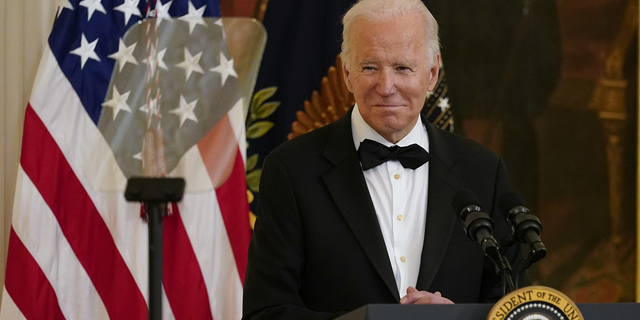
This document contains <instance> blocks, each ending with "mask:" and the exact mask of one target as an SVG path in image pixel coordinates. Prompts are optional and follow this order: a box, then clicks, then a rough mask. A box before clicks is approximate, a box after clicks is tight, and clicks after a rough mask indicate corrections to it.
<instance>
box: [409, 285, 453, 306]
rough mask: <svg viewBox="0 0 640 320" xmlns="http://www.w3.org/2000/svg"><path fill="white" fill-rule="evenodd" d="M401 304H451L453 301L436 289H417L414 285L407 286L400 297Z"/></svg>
mask: <svg viewBox="0 0 640 320" xmlns="http://www.w3.org/2000/svg"><path fill="white" fill-rule="evenodd" d="M400 303H401V304H453V301H451V300H449V299H447V298H445V297H443V296H442V294H441V293H440V292H438V291H436V293H431V292H427V291H418V289H416V288H414V287H409V288H407V295H406V296H404V297H403V298H402V299H400Z"/></svg>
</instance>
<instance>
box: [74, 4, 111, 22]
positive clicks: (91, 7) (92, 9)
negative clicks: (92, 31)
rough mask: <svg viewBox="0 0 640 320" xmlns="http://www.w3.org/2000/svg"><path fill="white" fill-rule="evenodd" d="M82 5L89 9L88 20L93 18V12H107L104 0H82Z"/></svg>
mask: <svg viewBox="0 0 640 320" xmlns="http://www.w3.org/2000/svg"><path fill="white" fill-rule="evenodd" d="M80 6H82V7H85V8H87V10H89V14H88V15H87V21H89V20H91V16H93V13H94V12H95V11H96V10H98V11H100V12H102V13H104V14H107V11H106V10H105V9H104V7H103V6H102V0H82V1H80Z"/></svg>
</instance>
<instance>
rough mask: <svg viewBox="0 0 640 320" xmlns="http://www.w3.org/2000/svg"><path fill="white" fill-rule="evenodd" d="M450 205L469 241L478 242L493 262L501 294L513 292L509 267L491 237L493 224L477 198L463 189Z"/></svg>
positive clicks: (496, 242)
mask: <svg viewBox="0 0 640 320" xmlns="http://www.w3.org/2000/svg"><path fill="white" fill-rule="evenodd" d="M451 204H452V205H453V209H454V210H455V211H456V213H457V215H458V220H460V222H462V224H463V225H464V231H465V232H466V233H467V236H469V238H471V240H475V241H478V242H479V243H480V245H481V246H482V250H483V251H484V254H485V255H486V256H487V257H489V259H490V260H491V261H493V264H494V265H495V267H496V273H498V274H499V275H500V276H501V277H502V285H503V288H502V289H503V294H507V292H511V291H513V290H515V286H514V284H513V279H512V278H511V266H510V265H509V261H508V260H507V259H506V258H505V257H503V256H502V253H501V252H500V246H498V241H496V239H495V238H494V237H493V222H492V221H491V217H489V215H488V214H487V213H486V212H483V211H482V208H481V207H480V201H479V200H478V197H476V195H475V194H474V193H473V191H471V190H468V189H463V190H460V191H458V192H457V193H456V194H455V195H454V196H453V200H452V201H451Z"/></svg>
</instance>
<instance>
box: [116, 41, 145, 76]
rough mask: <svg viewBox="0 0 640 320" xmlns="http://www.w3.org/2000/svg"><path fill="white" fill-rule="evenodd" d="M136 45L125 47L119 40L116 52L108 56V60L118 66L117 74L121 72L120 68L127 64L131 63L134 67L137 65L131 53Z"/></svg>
mask: <svg viewBox="0 0 640 320" xmlns="http://www.w3.org/2000/svg"><path fill="white" fill-rule="evenodd" d="M137 44H138V43H134V44H132V45H130V46H128V47H127V45H126V44H125V43H124V41H122V39H120V43H119V44H118V52H115V53H113V54H110V55H109V58H112V59H114V60H117V61H118V65H119V66H120V69H119V70H118V71H119V72H122V68H124V66H125V65H126V64H127V62H129V63H132V64H134V65H138V61H137V60H136V58H134V57H133V51H134V50H135V49H136V45H137Z"/></svg>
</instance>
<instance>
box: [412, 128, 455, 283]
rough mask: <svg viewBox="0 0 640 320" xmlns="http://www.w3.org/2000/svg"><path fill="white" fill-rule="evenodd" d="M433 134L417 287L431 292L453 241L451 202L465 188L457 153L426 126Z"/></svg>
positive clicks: (431, 135)
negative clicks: (457, 169) (424, 226)
mask: <svg viewBox="0 0 640 320" xmlns="http://www.w3.org/2000/svg"><path fill="white" fill-rule="evenodd" d="M425 126H426V127H427V133H428V134H429V153H430V154H431V160H429V191H428V193H429V195H428V199H427V201H428V202H427V221H426V228H425V235H424V244H423V247H422V261H421V263H420V272H419V274H418V282H417V285H416V286H417V288H418V289H419V290H427V289H428V288H429V287H430V286H431V283H432V282H433V279H434V278H435V275H436V273H437V272H438V268H439V267H440V263H441V262H442V259H443V257H444V254H445V252H446V250H447V245H448V243H449V238H450V237H451V232H452V230H453V226H454V225H455V221H456V220H455V219H456V216H455V213H454V212H453V210H452V208H451V203H450V199H452V198H453V195H454V194H455V192H456V191H457V190H458V189H459V188H460V186H461V179H460V178H459V177H457V176H456V171H455V167H454V162H455V157H454V153H453V152H452V150H451V149H450V146H448V145H447V144H446V143H444V141H443V140H442V137H441V134H440V133H439V132H438V130H436V129H435V128H434V127H433V126H432V125H431V124H429V123H425Z"/></svg>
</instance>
